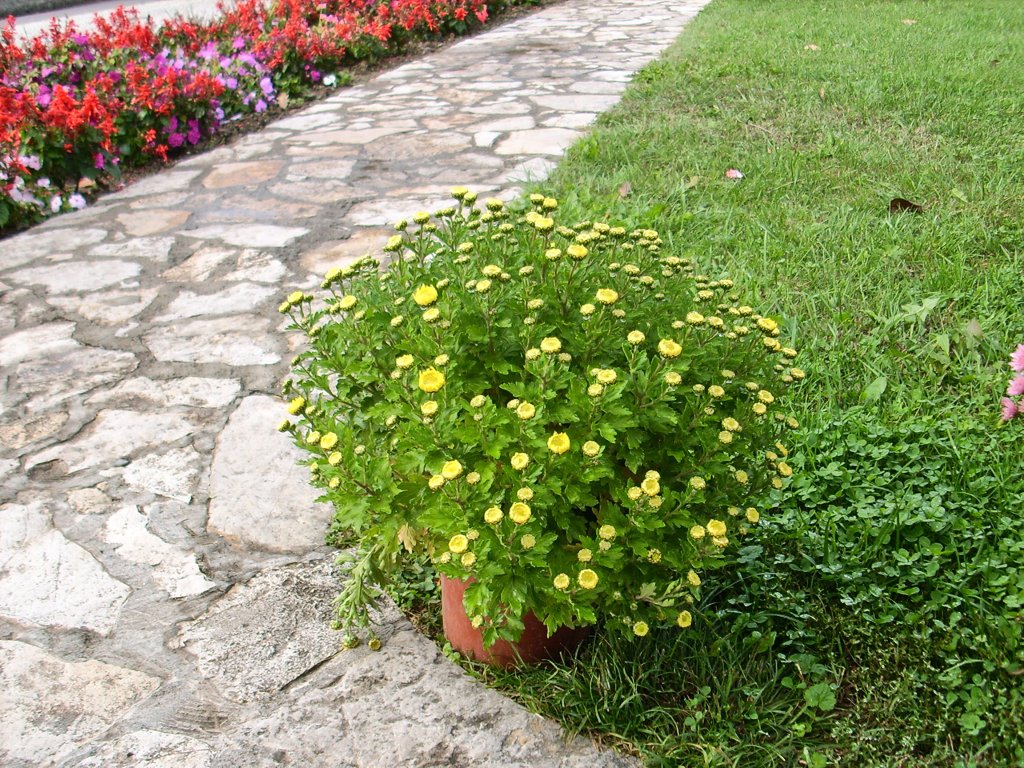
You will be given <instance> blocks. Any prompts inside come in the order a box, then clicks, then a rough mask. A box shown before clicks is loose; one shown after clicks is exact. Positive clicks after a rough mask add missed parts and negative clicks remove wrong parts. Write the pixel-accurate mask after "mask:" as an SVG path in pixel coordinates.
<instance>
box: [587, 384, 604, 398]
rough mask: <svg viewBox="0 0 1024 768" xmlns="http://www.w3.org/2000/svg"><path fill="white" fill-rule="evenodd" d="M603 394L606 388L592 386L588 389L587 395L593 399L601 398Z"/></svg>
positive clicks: (597, 385) (598, 385) (596, 385)
mask: <svg viewBox="0 0 1024 768" xmlns="http://www.w3.org/2000/svg"><path fill="white" fill-rule="evenodd" d="M602 392H604V387H602V386H601V385H600V384H591V385H590V386H589V387H587V394H588V395H590V396H591V397H599V396H600V395H601V393H602Z"/></svg>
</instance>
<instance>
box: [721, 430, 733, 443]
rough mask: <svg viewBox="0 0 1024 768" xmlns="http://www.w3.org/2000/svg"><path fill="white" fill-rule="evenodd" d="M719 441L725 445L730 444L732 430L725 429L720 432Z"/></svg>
mask: <svg viewBox="0 0 1024 768" xmlns="http://www.w3.org/2000/svg"><path fill="white" fill-rule="evenodd" d="M718 442H720V443H722V444H723V445H729V443H731V442H732V432H729V431H727V430H724V429H723V430H722V431H721V432H719V433H718Z"/></svg>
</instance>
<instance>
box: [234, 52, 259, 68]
mask: <svg viewBox="0 0 1024 768" xmlns="http://www.w3.org/2000/svg"><path fill="white" fill-rule="evenodd" d="M238 60H239V61H240V62H242V63H243V64H248V65H249V66H250V67H252V68H253V69H258V68H259V66H260V63H259V62H258V61H256V57H255V56H253V55H252V54H251V53H249V52H248V51H246V52H245V53H240V54H238Z"/></svg>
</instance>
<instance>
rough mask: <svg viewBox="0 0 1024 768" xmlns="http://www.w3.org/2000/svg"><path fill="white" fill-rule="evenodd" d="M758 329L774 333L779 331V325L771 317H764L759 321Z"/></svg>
mask: <svg viewBox="0 0 1024 768" xmlns="http://www.w3.org/2000/svg"><path fill="white" fill-rule="evenodd" d="M757 327H758V328H760V329H761V330H762V331H767V332H768V333H772V332H774V331H776V330H778V328H779V324H778V323H777V322H775V321H774V320H772V319H771V318H770V317H762V318H761V319H760V320H758V321H757Z"/></svg>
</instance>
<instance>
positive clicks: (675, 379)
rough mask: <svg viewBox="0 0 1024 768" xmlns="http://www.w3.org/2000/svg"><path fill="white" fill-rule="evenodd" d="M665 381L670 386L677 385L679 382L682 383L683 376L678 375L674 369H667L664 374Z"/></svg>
mask: <svg viewBox="0 0 1024 768" xmlns="http://www.w3.org/2000/svg"><path fill="white" fill-rule="evenodd" d="M665 383H666V384H668V385H669V386H670V387H678V386H679V385H680V384H682V383H683V377H682V376H680V375H679V374H678V373H676V372H675V371H669V372H668V373H666V374H665Z"/></svg>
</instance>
